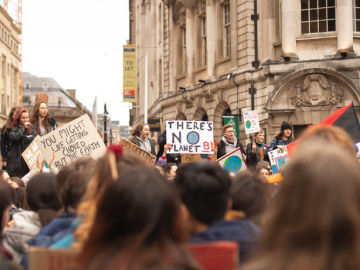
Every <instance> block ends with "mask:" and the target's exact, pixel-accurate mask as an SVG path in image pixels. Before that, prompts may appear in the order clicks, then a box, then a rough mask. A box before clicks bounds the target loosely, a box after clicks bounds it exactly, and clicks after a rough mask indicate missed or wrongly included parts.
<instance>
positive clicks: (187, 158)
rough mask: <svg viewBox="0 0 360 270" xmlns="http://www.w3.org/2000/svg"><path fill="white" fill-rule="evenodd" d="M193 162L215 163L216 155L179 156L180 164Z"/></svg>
mask: <svg viewBox="0 0 360 270" xmlns="http://www.w3.org/2000/svg"><path fill="white" fill-rule="evenodd" d="M193 161H216V154H215V153H214V154H212V155H208V154H181V163H189V162H193Z"/></svg>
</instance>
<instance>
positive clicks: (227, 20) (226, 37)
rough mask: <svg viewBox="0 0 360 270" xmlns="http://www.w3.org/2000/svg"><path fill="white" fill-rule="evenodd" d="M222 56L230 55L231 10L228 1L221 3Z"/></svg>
mask: <svg viewBox="0 0 360 270" xmlns="http://www.w3.org/2000/svg"><path fill="white" fill-rule="evenodd" d="M222 7H223V16H222V21H223V56H224V58H226V57H230V56H231V12H230V2H224V3H223V5H222Z"/></svg>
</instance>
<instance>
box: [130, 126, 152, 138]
mask: <svg viewBox="0 0 360 270" xmlns="http://www.w3.org/2000/svg"><path fill="white" fill-rule="evenodd" d="M147 125H148V124H144V123H143V124H138V125H137V126H136V127H135V129H134V131H133V132H132V134H131V135H133V136H138V137H140V132H141V131H142V130H143V128H144V126H147Z"/></svg>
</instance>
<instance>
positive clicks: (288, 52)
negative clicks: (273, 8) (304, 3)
mask: <svg viewBox="0 0 360 270" xmlns="http://www.w3.org/2000/svg"><path fill="white" fill-rule="evenodd" d="M297 6H298V5H297V0H282V2H281V19H282V25H281V36H282V57H284V58H297V55H296V20H295V18H296V17H297V16H296V15H297V9H296V7H297Z"/></svg>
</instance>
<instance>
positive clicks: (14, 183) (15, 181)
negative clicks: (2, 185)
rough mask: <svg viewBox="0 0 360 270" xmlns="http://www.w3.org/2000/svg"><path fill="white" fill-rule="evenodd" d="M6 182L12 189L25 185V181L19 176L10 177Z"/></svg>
mask: <svg viewBox="0 0 360 270" xmlns="http://www.w3.org/2000/svg"><path fill="white" fill-rule="evenodd" d="M8 184H9V185H10V187H12V188H13V189H16V188H19V187H25V183H24V181H23V180H21V178H19V177H11V178H10V179H9V181H8Z"/></svg>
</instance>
